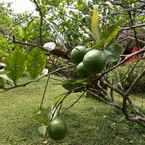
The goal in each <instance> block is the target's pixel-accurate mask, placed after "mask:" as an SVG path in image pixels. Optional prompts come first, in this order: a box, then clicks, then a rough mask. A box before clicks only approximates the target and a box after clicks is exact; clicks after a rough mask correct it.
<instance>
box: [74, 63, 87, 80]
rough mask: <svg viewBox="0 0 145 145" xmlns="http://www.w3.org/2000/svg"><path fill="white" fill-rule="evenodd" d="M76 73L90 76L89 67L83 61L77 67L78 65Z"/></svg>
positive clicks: (80, 75)
mask: <svg viewBox="0 0 145 145" xmlns="http://www.w3.org/2000/svg"><path fill="white" fill-rule="evenodd" d="M76 73H77V75H78V76H79V77H82V78H83V77H87V76H88V74H89V73H88V72H87V69H86V68H85V66H84V64H83V62H80V63H79V64H78V65H77V67H76Z"/></svg>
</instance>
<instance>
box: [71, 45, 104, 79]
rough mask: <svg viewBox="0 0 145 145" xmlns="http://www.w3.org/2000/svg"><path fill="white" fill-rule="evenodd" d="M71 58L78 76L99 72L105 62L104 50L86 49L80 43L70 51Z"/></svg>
mask: <svg viewBox="0 0 145 145" xmlns="http://www.w3.org/2000/svg"><path fill="white" fill-rule="evenodd" d="M71 60H72V62H73V63H75V64H76V65H77V66H76V72H77V74H78V76H80V77H87V76H88V75H89V74H92V73H100V72H102V71H103V69H104V67H105V64H106V63H105V61H106V56H105V53H104V51H101V50H98V49H88V48H86V47H85V46H81V45H79V46H76V47H75V48H74V49H73V50H72V51H71Z"/></svg>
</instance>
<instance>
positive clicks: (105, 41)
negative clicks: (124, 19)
mask: <svg viewBox="0 0 145 145" xmlns="http://www.w3.org/2000/svg"><path fill="white" fill-rule="evenodd" d="M119 32H120V23H117V24H115V25H111V26H110V25H105V26H102V28H101V32H100V35H101V36H100V41H97V42H96V48H101V49H103V48H105V47H108V46H109V45H110V44H111V43H112V42H113V40H114V39H115V38H116V37H117V36H118V34H119Z"/></svg>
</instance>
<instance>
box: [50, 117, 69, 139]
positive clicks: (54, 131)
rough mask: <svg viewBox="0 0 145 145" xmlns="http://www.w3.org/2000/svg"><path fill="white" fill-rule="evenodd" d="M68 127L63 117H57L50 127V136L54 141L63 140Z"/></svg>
mask: <svg viewBox="0 0 145 145" xmlns="http://www.w3.org/2000/svg"><path fill="white" fill-rule="evenodd" d="M66 132H67V126H66V124H65V121H64V120H63V119H62V118H61V117H55V118H54V119H53V120H52V121H50V124H49V126H48V134H49V135H50V137H51V138H52V139H54V140H61V139H63V138H64V137H65V135H66Z"/></svg>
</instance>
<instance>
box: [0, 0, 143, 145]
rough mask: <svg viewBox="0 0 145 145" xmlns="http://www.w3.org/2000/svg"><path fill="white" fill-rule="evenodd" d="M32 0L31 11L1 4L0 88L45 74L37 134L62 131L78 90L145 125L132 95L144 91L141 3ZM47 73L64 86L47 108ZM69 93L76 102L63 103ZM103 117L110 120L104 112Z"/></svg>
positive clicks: (56, 135)
mask: <svg viewBox="0 0 145 145" xmlns="http://www.w3.org/2000/svg"><path fill="white" fill-rule="evenodd" d="M31 1H32V2H33V3H34V4H35V7H36V11H35V12H34V13H32V14H29V13H22V14H14V13H13V11H12V10H11V9H10V7H9V6H10V4H8V5H6V4H3V3H2V4H1V5H0V15H1V17H0V62H2V63H3V65H1V72H0V88H1V91H2V92H3V91H4V92H7V91H11V90H14V91H15V90H16V89H20V90H21V87H22V88H23V87H25V86H27V87H28V88H29V86H31V83H34V82H36V83H37V82H38V81H40V80H41V79H44V78H45V77H46V83H45V85H43V90H39V93H40V94H41V95H40V96H41V97H42V98H41V100H39V101H40V102H39V109H38V112H37V115H38V116H39V117H38V118H39V119H38V120H39V123H40V124H39V125H40V126H39V127H38V130H39V133H40V134H41V135H42V136H43V137H44V138H48V135H49V136H51V137H52V138H53V139H63V138H64V137H65V135H64V136H62V137H60V135H62V134H63V133H64V132H65V133H64V134H67V132H66V130H67V129H65V125H64V124H67V125H68V124H69V122H68V121H67V119H66V117H65V116H63V115H64V112H68V114H69V111H68V109H70V108H71V107H73V106H74V105H75V104H77V103H78V102H79V101H80V99H82V98H83V97H84V96H92V97H93V98H94V102H93V103H94V104H95V103H96V99H97V100H99V101H101V102H103V103H104V104H108V105H110V106H112V107H114V108H115V110H118V111H119V112H120V113H121V112H122V114H124V116H125V118H126V119H127V120H128V121H131V122H135V123H137V124H140V125H142V126H145V114H144V111H143V107H140V105H138V101H134V100H133V98H134V97H132V95H134V94H135V93H144V75H145V69H144V52H145V38H144V34H145V28H144V27H145V9H144V7H145V3H144V1H142V0H118V1H102V0H79V1H75V0H62V1H60V0H56V1H50V0H31ZM47 71H48V72H47ZM54 74H55V75H56V76H58V78H53V77H52V76H53V75H54ZM51 79H55V80H57V81H59V83H60V84H61V85H62V86H63V88H65V89H66V92H64V93H62V92H61V91H58V93H57V94H55V92H54V94H52V96H53V97H54V98H55V99H54V100H53V103H52V104H51V107H50V109H46V108H45V107H44V103H45V101H46V100H47V99H46V98H47V94H46V92H47V90H48V89H49V83H50V81H51ZM36 83H35V85H36ZM35 85H34V86H35ZM142 86H143V87H142ZM30 88H31V87H30ZM54 88H57V87H56V85H54ZM40 91H41V92H40ZM26 93H27V92H26ZM72 93H78V95H77V98H76V100H74V101H73V102H72V103H68V104H65V103H64V102H65V100H67V99H68V98H69V97H70V96H71V95H72ZM137 99H138V100H139V99H140V97H137ZM18 100H20V101H22V100H21V98H20V99H18ZM70 100H71V99H70ZM72 100H73V99H72ZM86 102H87V103H88V100H87V99H86ZM142 102H143V98H142ZM32 104H33V102H32ZM96 104H97V103H96ZM37 107H38V106H37ZM104 108H106V105H105V106H104ZM79 109H80V108H78V111H80V110H79ZM99 110H100V112H101V109H99ZM106 112H107V111H106ZM120 113H119V114H120ZM115 115H116V116H117V113H116V114H115ZM57 117H60V118H61V119H59V123H58V120H57V121H55V119H56V118H57ZM90 117H91V116H90ZM110 118H112V119H114V117H112V116H111V113H110ZM68 119H69V116H68ZM92 120H93V119H92ZM53 121H54V122H55V123H56V124H55V123H54V124H55V127H54V128H53V129H54V130H53V129H52V128H51V125H52V124H53ZM135 125H136V124H135ZM50 128H51V131H50ZM140 129H141V128H140ZM52 130H53V131H52ZM68 130H69V129H68ZM52 132H53V133H52ZM87 134H88V135H89V133H88V132H87ZM90 136H91V135H90ZM91 137H92V136H91ZM106 141H107V139H106ZM118 144H119V143H118ZM138 144H139V143H138Z"/></svg>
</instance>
